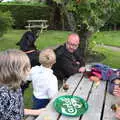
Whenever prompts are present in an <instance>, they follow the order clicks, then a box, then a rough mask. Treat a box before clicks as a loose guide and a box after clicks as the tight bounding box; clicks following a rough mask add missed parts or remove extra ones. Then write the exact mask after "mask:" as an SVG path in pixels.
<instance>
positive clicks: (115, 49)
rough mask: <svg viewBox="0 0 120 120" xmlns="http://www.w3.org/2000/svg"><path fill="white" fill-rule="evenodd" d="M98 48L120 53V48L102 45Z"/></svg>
mask: <svg viewBox="0 0 120 120" xmlns="http://www.w3.org/2000/svg"><path fill="white" fill-rule="evenodd" d="M97 46H101V47H104V48H108V49H110V50H113V51H120V47H116V46H108V45H100V44H98V45H97Z"/></svg>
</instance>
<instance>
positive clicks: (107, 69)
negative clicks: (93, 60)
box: [92, 64, 114, 80]
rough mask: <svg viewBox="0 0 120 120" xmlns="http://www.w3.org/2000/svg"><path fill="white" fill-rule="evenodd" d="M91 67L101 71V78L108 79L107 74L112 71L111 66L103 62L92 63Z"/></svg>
mask: <svg viewBox="0 0 120 120" xmlns="http://www.w3.org/2000/svg"><path fill="white" fill-rule="evenodd" d="M92 67H93V68H95V69H97V70H99V71H100V72H101V74H102V79H103V80H109V76H110V75H111V74H113V72H114V71H113V70H112V68H110V67H109V66H107V65H104V64H93V66H92Z"/></svg>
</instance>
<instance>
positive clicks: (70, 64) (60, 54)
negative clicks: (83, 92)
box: [53, 44, 85, 79]
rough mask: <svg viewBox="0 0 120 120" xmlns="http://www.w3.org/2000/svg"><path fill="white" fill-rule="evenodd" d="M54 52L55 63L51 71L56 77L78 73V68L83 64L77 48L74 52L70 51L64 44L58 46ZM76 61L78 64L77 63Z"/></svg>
mask: <svg viewBox="0 0 120 120" xmlns="http://www.w3.org/2000/svg"><path fill="white" fill-rule="evenodd" d="M55 53H56V64H55V65H54V66H53V71H54V74H55V75H56V76H57V78H58V79H63V78H66V77H67V78H68V77H69V76H71V75H73V74H75V73H78V70H79V68H80V67H81V66H84V65H85V62H84V60H83V57H82V56H81V52H80V49H79V48H78V49H77V50H76V51H75V52H74V53H70V52H69V51H68V50H67V49H66V45H65V44H64V45H61V46H59V47H58V48H57V49H56V50H55ZM78 62H79V63H80V64H78Z"/></svg>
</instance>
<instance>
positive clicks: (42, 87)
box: [28, 49, 58, 109]
mask: <svg viewBox="0 0 120 120" xmlns="http://www.w3.org/2000/svg"><path fill="white" fill-rule="evenodd" d="M39 62H40V63H41V65H40V66H35V67H33V68H32V69H31V72H30V75H29V77H28V80H31V81H32V85H33V109H39V108H44V107H45V106H46V105H47V104H48V102H49V101H50V99H52V98H53V97H54V96H55V95H56V94H57V92H58V81H57V78H56V76H55V75H54V74H53V70H52V69H51V67H52V66H53V64H54V63H55V62H56V56H55V53H54V51H53V50H52V49H45V50H43V51H41V53H40V55H39Z"/></svg>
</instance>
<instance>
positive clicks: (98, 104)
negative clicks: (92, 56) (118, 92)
mask: <svg viewBox="0 0 120 120" xmlns="http://www.w3.org/2000/svg"><path fill="white" fill-rule="evenodd" d="M66 83H67V84H69V89H68V91H67V92H65V91H64V90H63V88H61V89H60V90H59V93H58V95H57V96H56V97H55V98H54V99H53V100H51V102H50V103H49V104H48V106H47V110H46V111H44V112H42V113H41V114H40V116H38V117H37V119H36V120H116V118H115V116H114V115H115V113H114V112H113V111H112V110H111V105H112V104H115V103H120V98H118V97H115V96H113V95H111V94H109V93H108V92H107V89H108V83H107V82H106V81H101V83H100V84H99V86H98V87H97V88H96V87H95V86H94V83H93V82H91V81H90V80H89V79H88V78H85V77H84V76H83V74H80V73H78V74H75V75H73V76H71V77H70V78H68V80H67V81H66ZM62 95H75V96H79V97H81V98H83V99H85V100H86V101H87V102H88V106H89V107H88V110H87V112H86V113H85V114H83V115H82V116H79V117H69V116H64V115H61V114H59V113H58V112H56V110H55V109H54V107H53V102H54V100H55V99H56V98H57V97H59V96H62Z"/></svg>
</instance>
